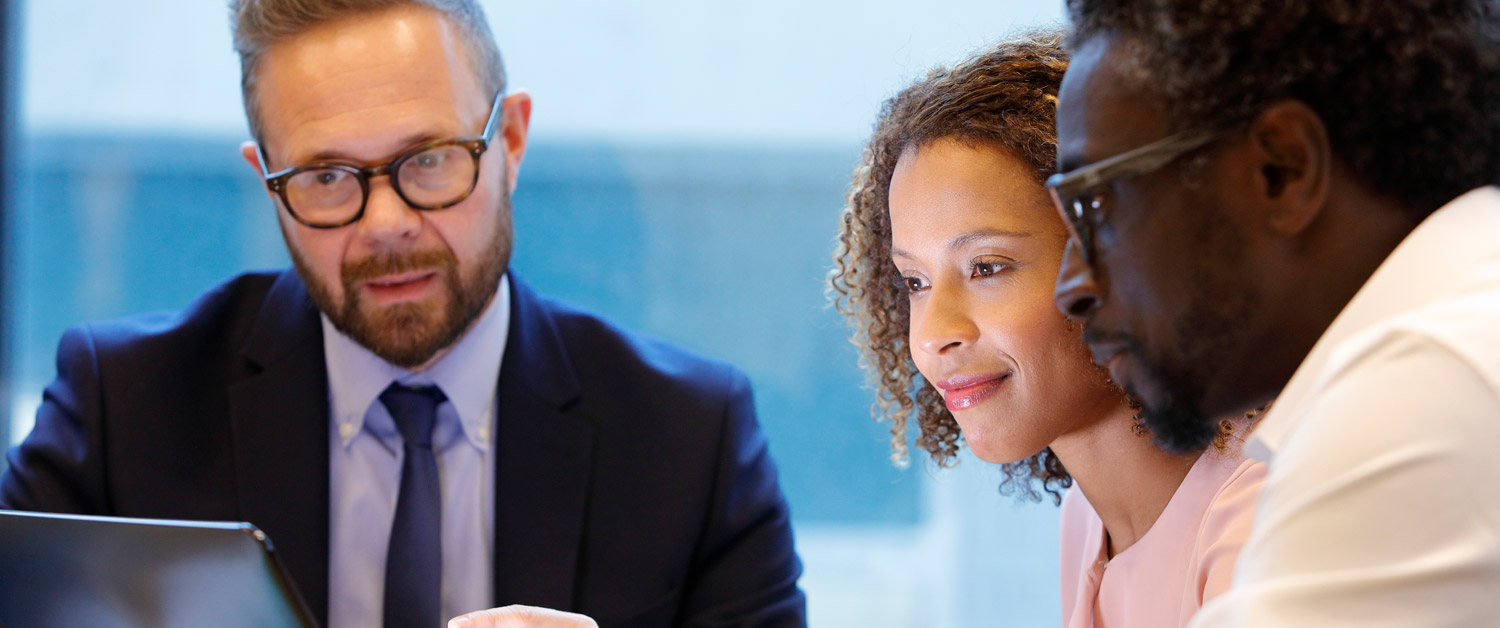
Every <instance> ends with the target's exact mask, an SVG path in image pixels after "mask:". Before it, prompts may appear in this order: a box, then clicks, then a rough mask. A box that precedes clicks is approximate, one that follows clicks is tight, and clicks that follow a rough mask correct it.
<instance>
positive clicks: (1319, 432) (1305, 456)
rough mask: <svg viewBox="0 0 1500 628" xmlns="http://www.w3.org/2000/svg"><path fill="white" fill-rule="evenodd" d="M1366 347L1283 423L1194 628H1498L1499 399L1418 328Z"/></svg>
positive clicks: (1467, 365) (1464, 363)
mask: <svg viewBox="0 0 1500 628" xmlns="http://www.w3.org/2000/svg"><path fill="white" fill-rule="evenodd" d="M1370 347H1371V348H1370V349H1368V350H1367V351H1365V352H1363V353H1362V354H1361V355H1359V356H1358V357H1357V358H1356V359H1353V360H1351V361H1348V362H1346V364H1347V366H1345V367H1344V368H1342V369H1340V370H1339V371H1338V372H1337V373H1336V374H1333V375H1332V376H1331V377H1329V379H1328V380H1327V381H1326V382H1325V383H1324V384H1323V385H1322V386H1321V390H1320V391H1319V392H1318V393H1317V396H1316V397H1315V398H1313V399H1312V401H1310V402H1309V403H1307V404H1306V405H1305V406H1304V407H1303V408H1301V409H1300V412H1299V413H1298V416H1296V417H1295V418H1294V420H1295V421H1296V422H1297V423H1296V426H1295V427H1294V428H1293V431H1292V432H1291V433H1290V434H1289V435H1288V437H1287V439H1286V441H1285V443H1284V447H1283V448H1282V449H1281V450H1280V451H1278V452H1277V453H1276V454H1275V457H1274V458H1273V460H1272V461H1271V470H1270V473H1269V475H1268V477H1267V480H1266V484H1265V487H1264V491H1263V493H1262V496H1261V503H1260V506H1259V511H1258V513H1257V520H1256V525H1255V530H1254V532H1253V533H1252V534H1251V537H1250V539H1249V541H1248V542H1247V543H1246V545H1245V548H1244V551H1243V553H1242V554H1241V555H1240V558H1239V565H1238V569H1237V572H1236V574H1235V583H1234V586H1233V588H1232V589H1231V590H1230V591H1228V592H1227V593H1225V594H1224V595H1223V596H1221V597H1219V598H1218V599H1217V600H1214V601H1213V602H1211V603H1210V604H1209V605H1208V606H1205V607H1204V609H1203V610H1202V612H1200V613H1199V614H1198V616H1197V617H1195V619H1194V621H1193V623H1192V624H1191V626H1192V627H1193V628H1270V627H1273V626H1274V627H1276V628H1288V627H1292V628H1295V627H1304V626H1305V627H1314V626H1316V627H1318V628H1335V627H1341V626H1351V627H1352V626H1358V627H1360V628H1382V627H1392V628H1394V627H1397V626H1400V627H1402V628H1438V627H1452V628H1459V627H1472V626H1490V625H1496V621H1497V618H1500V594H1497V592H1500V490H1496V488H1495V487H1496V486H1500V455H1497V454H1500V402H1497V399H1496V392H1495V390H1494V389H1492V388H1491V387H1490V385H1489V384H1488V383H1487V380H1486V379H1485V378H1483V377H1482V376H1481V372H1480V371H1477V370H1476V368H1475V366H1474V365H1473V364H1472V363H1470V362H1468V361H1466V360H1464V359H1463V358H1462V357H1460V355H1459V354H1458V353H1455V352H1454V351H1452V350H1451V349H1449V348H1448V347H1447V346H1445V345H1443V344H1441V343H1440V342H1438V341H1436V340H1434V339H1432V338H1430V337H1425V336H1423V335H1420V334H1416V333H1398V334H1393V335H1390V336H1388V337H1386V338H1384V339H1382V340H1380V341H1379V342H1378V343H1377V344H1373V345H1370Z"/></svg>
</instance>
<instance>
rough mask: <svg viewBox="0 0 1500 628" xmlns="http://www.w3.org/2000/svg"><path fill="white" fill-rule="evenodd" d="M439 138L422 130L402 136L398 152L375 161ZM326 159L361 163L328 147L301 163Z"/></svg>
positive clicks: (394, 156)
mask: <svg viewBox="0 0 1500 628" xmlns="http://www.w3.org/2000/svg"><path fill="white" fill-rule="evenodd" d="M437 139H441V138H439V137H438V136H437V135H436V134H434V133H432V132H431V131H422V132H419V133H413V134H411V135H408V136H406V137H403V138H401V142H400V143H399V144H398V146H400V147H401V148H400V149H398V150H397V151H396V152H394V153H391V154H390V155H388V156H386V157H385V158H384V159H377V160H375V161H376V162H377V163H383V162H387V161H390V160H392V159H395V158H396V156H397V155H400V154H401V153H404V152H406V151H408V150H411V149H412V147H413V146H417V145H419V144H425V143H427V142H431V141H433V140H437ZM325 161H349V162H354V163H361V162H360V160H358V159H354V158H352V157H350V156H349V154H348V153H345V152H343V151H340V150H336V149H326V150H321V151H318V152H317V153H314V154H313V156H312V157H310V158H308V159H307V161H304V162H301V163H308V164H315V163H320V162H325Z"/></svg>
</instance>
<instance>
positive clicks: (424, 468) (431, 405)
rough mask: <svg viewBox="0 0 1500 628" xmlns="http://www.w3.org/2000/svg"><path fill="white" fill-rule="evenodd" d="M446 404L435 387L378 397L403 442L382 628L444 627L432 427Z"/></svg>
mask: <svg viewBox="0 0 1500 628" xmlns="http://www.w3.org/2000/svg"><path fill="white" fill-rule="evenodd" d="M445 399H447V397H445V396H443V391H441V390H438V389H437V388H436V387H434V386H425V387H421V388H409V387H406V386H402V385H400V384H391V386H390V387H389V388H386V389H385V392H383V393H380V402H381V403H383V404H385V407H386V409H387V410H390V412H391V418H392V419H394V420H395V421H396V429H397V430H400V432H401V438H402V440H404V441H405V443H404V444H403V450H404V455H403V456H402V461H401V492H400V494H399V496H398V497H397V498H396V516H395V518H394V519H393V520H392V522H391V545H390V550H389V553H388V554H387V555H386V559H385V628H433V626H440V625H442V622H443V618H442V610H441V604H442V596H443V545H442V530H443V500H442V493H441V487H440V486H439V485H438V466H437V455H436V454H434V453H433V451H432V426H433V425H434V424H435V423H437V407H438V404H440V403H442V402H443V401H444V400H445Z"/></svg>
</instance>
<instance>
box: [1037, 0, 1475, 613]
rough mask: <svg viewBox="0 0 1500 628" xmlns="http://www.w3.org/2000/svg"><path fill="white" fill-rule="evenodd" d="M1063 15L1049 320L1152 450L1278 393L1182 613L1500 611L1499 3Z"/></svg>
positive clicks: (1211, 6) (1396, 2)
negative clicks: (1239, 523) (1230, 569)
mask: <svg viewBox="0 0 1500 628" xmlns="http://www.w3.org/2000/svg"><path fill="white" fill-rule="evenodd" d="M1068 9H1069V13H1070V17H1071V19H1072V22H1073V25H1074V27H1075V29H1076V30H1075V32H1074V33H1073V35H1072V36H1071V41H1070V43H1069V47H1070V49H1071V50H1072V52H1073V64H1072V65H1071V66H1070V68H1069V70H1068V72H1067V75H1066V78H1065V79H1064V81H1063V85H1062V89H1061V92H1060V94H1059V105H1058V117H1057V120H1058V164H1059V169H1060V170H1062V172H1061V173H1060V174H1058V175H1056V176H1054V177H1052V178H1051V179H1050V180H1049V181H1048V188H1049V190H1050V191H1051V194H1052V197H1053V200H1054V202H1055V203H1056V205H1057V209H1058V211H1059V212H1060V213H1061V215H1062V217H1063V220H1064V221H1065V222H1066V223H1067V225H1068V228H1069V230H1070V235H1071V242H1070V245H1069V253H1068V255H1067V256H1066V257H1065V259H1064V261H1063V266H1062V269H1061V271H1060V273H1059V276H1058V280H1057V288H1056V300H1057V305H1058V308H1059V309H1060V310H1062V311H1063V312H1064V313H1065V314H1067V315H1069V316H1071V317H1073V318H1075V319H1076V320H1078V321H1080V322H1082V323H1083V324H1084V325H1085V332H1084V337H1085V340H1087V341H1088V343H1089V346H1090V348H1091V350H1092V351H1093V354H1094V357H1095V359H1096V360H1097V361H1098V362H1099V363H1100V364H1103V365H1105V366H1108V367H1109V370H1110V374H1111V377H1112V378H1113V379H1114V381H1115V382H1117V383H1119V384H1120V385H1122V386H1123V387H1125V389H1126V390H1128V391H1129V392H1131V393H1132V394H1133V395H1135V396H1136V397H1137V398H1138V399H1139V400H1140V401H1141V402H1142V403H1143V404H1144V410H1143V414H1142V418H1143V419H1144V421H1145V422H1146V424H1147V425H1148V426H1149V427H1150V428H1151V431H1152V433H1153V434H1154V435H1156V437H1157V438H1158V440H1159V442H1160V444H1161V445H1163V446H1164V447H1166V448H1168V449H1173V450H1190V449H1193V448H1195V447H1202V445H1203V444H1204V443H1206V442H1208V439H1210V438H1212V437H1213V435H1214V434H1215V433H1216V432H1217V428H1218V425H1217V421H1215V420H1214V419H1213V418H1212V417H1217V416H1224V415H1231V414H1234V413H1238V412H1243V411H1246V410H1249V409H1252V408H1256V407H1258V406H1261V405H1262V404H1265V403H1267V402H1269V401H1271V400H1272V399H1273V398H1274V399H1275V400H1276V401H1275V404H1274V405H1273V406H1272V408H1271V410H1270V411H1269V413H1267V414H1266V415H1265V417H1264V418H1263V419H1262V420H1261V421H1260V423H1259V424H1258V426H1257V427H1256V428H1255V430H1254V432H1253V433H1251V434H1250V435H1249V436H1248V440H1247V443H1246V453H1247V454H1248V455H1250V456H1254V457H1256V458H1259V459H1262V460H1265V461H1267V462H1268V464H1269V466H1270V469H1271V471H1270V474H1269V476H1268V477H1267V479H1266V483H1265V485H1264V488H1263V489H1262V492H1261V501H1260V505H1259V508H1258V510H1257V515H1256V526H1255V530H1254V532H1253V533H1252V535H1251V537H1250V539H1249V541H1248V542H1247V543H1246V545H1245V546H1244V549H1243V551H1242V553H1241V555H1240V558H1239V564H1238V567H1237V572H1236V577H1235V582H1234V585H1233V588H1232V589H1231V590H1230V591H1229V592H1228V593H1226V594H1224V595H1223V596H1221V597H1219V598H1217V599H1215V600H1214V601H1212V602H1210V603H1209V604H1208V605H1206V606H1204V607H1203V609H1202V611H1201V612H1200V613H1199V614H1198V615H1197V617H1196V618H1195V619H1194V620H1193V622H1192V624H1191V626H1193V627H1194V628H1217V627H1221V626H1224V627H1227V626H1235V627H1243V628H1269V627H1276V628H1287V627H1314V626H1316V627H1318V628H1324V627H1333V626H1359V627H1362V628H1368V627H1381V626H1391V627H1397V626H1400V627H1403V628H1406V627H1416V626H1423V627H1426V626H1432V627H1437V626H1444V627H1450V626H1451V627H1455V628H1457V627H1472V626H1500V596H1497V595H1495V592H1496V591H1497V590H1500V527H1497V526H1500V523H1497V522H1500V492H1497V491H1495V490H1493V487H1494V486H1496V485H1497V484H1500V189H1497V188H1496V187H1494V185H1495V184H1496V182H1497V180H1500V8H1497V5H1496V4H1495V3H1493V2H1489V1H1480V0H1423V1H1419V0H1382V1H1380V2H1369V1H1364V0H1325V1H1319V2H1298V1H1294V2H1284V1H1270V0H1242V1H1238V2H1204V1H1202V0H1165V1H1157V0H1114V1H1109V0H1069V2H1068ZM1471 487H1472V488H1471Z"/></svg>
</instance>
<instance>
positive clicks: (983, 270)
mask: <svg viewBox="0 0 1500 628" xmlns="http://www.w3.org/2000/svg"><path fill="white" fill-rule="evenodd" d="M1007 266H1009V264H1006V263H1005V262H984V261H975V262H973V263H971V264H969V277H970V278H975V279H977V278H980V277H991V276H994V275H998V274H1000V271H1003V270H1005V268H1006V267H1007Z"/></svg>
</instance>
